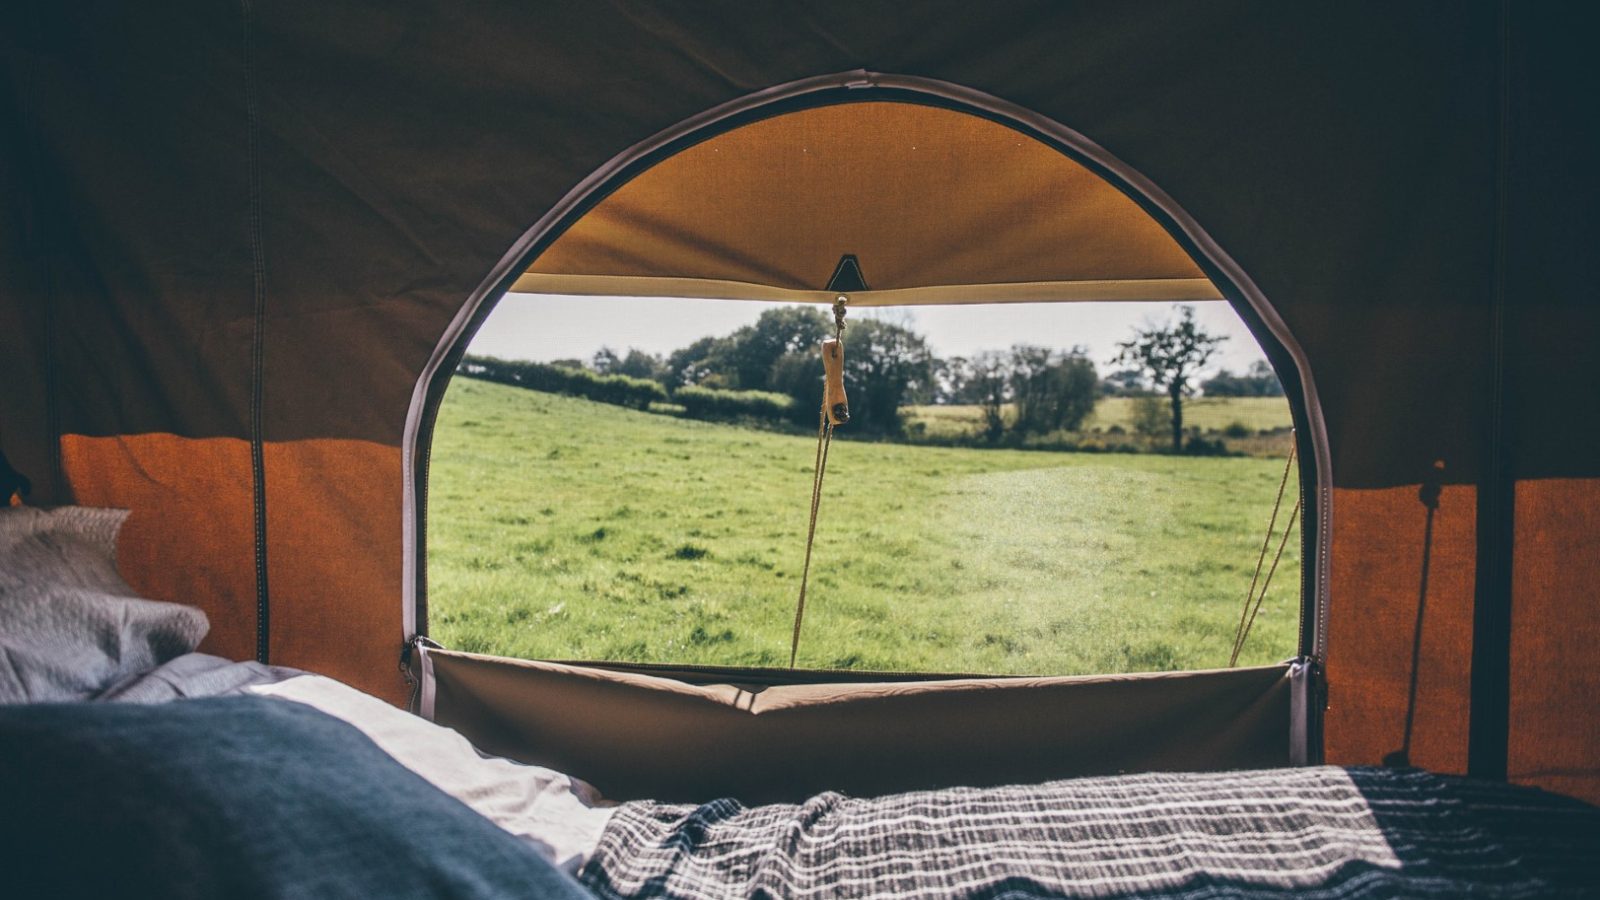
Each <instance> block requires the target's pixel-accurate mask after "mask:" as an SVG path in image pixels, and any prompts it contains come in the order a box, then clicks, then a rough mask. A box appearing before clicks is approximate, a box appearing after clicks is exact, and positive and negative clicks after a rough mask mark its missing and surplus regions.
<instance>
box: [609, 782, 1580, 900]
mask: <svg viewBox="0 0 1600 900" xmlns="http://www.w3.org/2000/svg"><path fill="white" fill-rule="evenodd" d="M1597 865H1600V810H1597V809H1595V808H1594V807H1590V806H1588V805H1586V804H1583V803H1579V802H1578V801H1575V800H1569V799H1567V798H1563V797H1558V796H1555V795H1551V794H1545V793H1543V792H1540V791H1536V790H1531V789H1525V788H1516V787H1509V786H1506V785H1500V784H1488V783H1483V782H1474V781H1469V780H1466V779H1460V778H1451V777H1445V776H1439V775H1433V774H1430V773H1427V772H1422V771H1418V770H1388V769H1340V768H1333V767H1320V768H1301V769H1278V770H1269V771H1259V772H1225V773H1202V774H1151V775H1132V776H1116V777H1103V778H1081V779H1074V780H1070V781H1057V782H1052V783H1049V784H1042V785H1028V786H1016V787H1000V788H984V789H975V788H954V789H949V790H941V791H924V792H916V793H908V794H900V795H896V796H889V797H882V798H877V799H852V798H849V797H845V796H842V795H839V794H821V795H818V796H816V797H813V798H812V799H810V800H808V801H806V802H805V803H803V804H800V805H787V804H777V805H772V806H762V807H756V808H747V807H744V806H742V805H741V804H739V803H738V802H736V801H733V800H718V801H715V802H712V803H707V804H704V805H701V806H688V805H668V804H660V803H650V802H635V803H625V804H623V805H622V806H621V807H620V808H619V809H618V810H617V812H616V815H615V816H614V817H613V819H612V820H611V823H610V824H609V825H608V826H607V828H606V830H605V833H604V834H603V836H602V838H601V841H600V846H599V848H598V850H597V851H596V852H595V854H594V856H593V857H592V858H591V860H590V861H589V863H588V864H587V865H586V866H585V867H584V869H583V870H582V872H581V874H580V878H581V880H582V881H583V882H584V883H585V884H586V885H587V886H588V887H589V888H590V889H591V890H593V891H594V892H595V893H596V894H598V895H599V896H600V897H604V898H621V897H671V898H726V897H764V898H779V897H782V898H803V897H819V898H820V897H829V898H832V897H938V898H947V897H974V898H976V897H982V898H1016V900H1021V898H1031V897H1099V898H1123V897H1182V898H1209V897H1252V898H1253V897H1289V896H1293V897H1318V898H1345V897H1450V898H1458V897H1541V898H1542V897H1586V896H1600V886H1597V881H1596V875H1595V867H1596V866H1597Z"/></svg>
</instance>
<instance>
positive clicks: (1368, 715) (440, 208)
mask: <svg viewBox="0 0 1600 900" xmlns="http://www.w3.org/2000/svg"><path fill="white" fill-rule="evenodd" d="M0 15H3V16H4V20H3V28H0V41H3V45H0V46H4V48H5V50H4V53H5V67H4V77H5V79H6V82H5V89H4V91H3V92H0V104H3V106H0V193H3V196H5V197H6V198H7V199H6V202H5V204H4V207H3V210H0V312H3V323H4V327H3V330H0V386H3V391H0V443H3V446H4V447H5V450H6V452H7V453H8V454H9V455H10V456H11V457H12V459H13V461H14V462H15V463H16V464H17V465H18V467H19V468H21V469H22V470H23V471H25V472H27V473H28V474H30V475H31V476H33V478H34V480H35V482H36V484H37V485H38V488H39V491H38V495H37V497H36V498H35V499H36V500H38V501H40V502H66V501H74V502H80V503H89V504H105V505H119V506H128V507H130V508H132V509H133V511H134V512H133V516H132V518H131V519H130V521H129V525H128V528H127V529H126V531H125V537H124V540H123V544H122V546H121V548H120V549H121V554H122V562H123V565H124V568H125V569H126V570H127V573H128V575H129V578H130V580H131V581H133V582H134V583H135V585H137V586H138V587H140V588H141V589H143V590H144V591H145V592H146V593H148V594H150V595H152V596H157V597H162V598H167V599H175V600H185V601H189V602H195V603H199V604H200V605H202V606H203V607H205V608H206V609H207V611H208V612H209V613H210V615H211V617H212V620H213V622H214V623H215V626H214V631H213V636H212V638H211V639H210V643H209V645H208V649H211V650H213V651H214V652H219V653H222V654H225V655H231V656H238V657H248V656H254V655H258V654H259V655H263V656H268V657H270V658H271V659H272V660H273V661H274V662H281V663H284V664H288V665H298V666H304V667H308V668H313V669H318V670H322V671H326V672H329V673H330V674H333V675H336V676H338V677H341V678H345V679H347V680H349V681H351V682H353V683H355V684H358V685H360V686H362V687H365V688H367V689H369V690H374V691H376V692H379V693H382V694H384V695H386V696H389V697H392V698H395V699H397V700H398V699H400V698H401V697H402V696H403V693H404V687H403V684H402V682H401V680H400V676H399V673H398V672H397V671H396V668H395V660H396V657H397V655H398V652H399V649H400V646H401V644H402V642H403V641H404V639H405V638H406V637H407V634H406V631H407V608H406V604H405V603H404V602H403V597H404V595H405V594H406V585H407V583H408V579H412V578H414V577H415V575H416V573H415V572H414V571H408V570H407V566H406V563H407V559H406V547H407V542H408V540H410V539H412V538H414V537H415V534H414V531H413V529H412V526H413V525H414V522H413V521H412V520H410V519H409V518H408V516H409V515H412V514H413V513H414V510H413V511H408V509H407V507H406V505H405V501H406V496H407V484H408V480H407V473H408V472H414V471H416V470H417V469H418V468H419V466H418V465H415V464H417V463H423V462H425V459H423V458H416V457H414V456H413V454H419V453H422V454H425V448H421V447H413V446H411V445H410V444H409V443H408V441H407V437H408V421H409V419H410V417H411V416H412V415H413V410H414V408H415V407H414V402H413V401H414V398H415V397H416V396H417V395H419V392H420V393H425V392H426V385H421V384H419V379H420V377H421V376H422V374H423V373H424V371H425V370H426V369H427V368H428V366H429V364H430V361H434V362H437V356H438V355H439V354H440V353H442V352H444V350H443V349H442V346H443V340H442V339H443V337H444V336H445V335H446V333H447V332H448V331H449V330H450V326H451V323H452V321H454V320H455V319H456V317H457V316H458V315H459V314H460V313H461V312H462V310H463V308H464V307H465V306H466V304H467V301H468V300H469V298H471V297H473V296H474V295H475V294H482V293H486V292H487V293H492V292H493V290H494V289H496V288H501V287H504V286H506V285H509V283H510V279H508V280H506V282H505V285H501V284H498V283H493V281H494V280H493V279H491V278H490V276H491V273H495V272H497V271H498V270H499V269H500V268H502V267H503V265H504V264H507V263H508V262H511V261H515V259H514V258H515V257H516V254H515V253H514V252H512V251H513V250H514V249H515V248H516V245H517V242H518V241H519V239H521V238H522V237H523V236H525V235H526V234H527V233H528V232H529V229H530V227H531V226H533V225H534V223H536V222H538V221H539V220H540V219H541V217H543V216H545V215H546V214H547V213H548V212H549V211H550V210H551V209H553V208H554V207H555V206H556V205H557V204H558V203H559V202H560V201H561V200H562V198H563V197H566V196H568V195H569V193H570V192H571V191H572V190H573V189H574V187H575V186H578V185H580V184H582V183H583V182H584V180H585V179H586V178H588V177H590V176H591V175H593V174H594V173H596V172H598V171H600V170H602V169H603V168H604V167H605V166H606V164H607V163H608V161H610V160H613V159H615V158H617V156H618V155H619V154H621V153H624V152H625V151H626V150H627V149H628V148H630V147H633V146H635V145H636V144H638V143H639V142H640V141H643V140H647V139H648V138H650V137H651V136H652V135H657V134H661V133H663V132H667V131H670V130H671V129H673V128H674V127H675V126H677V125H679V124H680V123H682V122H684V121H686V120H690V119H692V118H693V117H694V116H696V115H699V114H702V113H704V112H705V111H706V110H711V109H715V108H717V107H718V106H720V105H722V104H725V103H728V102H731V101H734V100H737V99H738V98H740V97H744V96H747V95H749V94H752V93H754V92H758V91H762V90H765V89H768V88H771V87H773V86H776V85H783V84H788V83H790V82H794V81H797V80H800V79H805V78H811V77H816V76H819V75H827V74H829V73H842V72H851V71H856V70H869V71H874V72H884V73H904V74H906V75H910V76H915V77H919V78H925V79H930V80H937V81H941V82H947V83H950V84H954V85H960V86H964V87H967V88H970V89H973V90H975V91H979V92H982V93H983V94H986V95H989V96H993V97H997V98H1002V99H1003V100H1004V101H1006V102H1007V103H1009V104H1013V105H1015V106H1016V107H1019V108H1021V109H1025V110H1029V111H1031V112H1032V113H1034V114H1036V115H1038V116H1039V117H1041V118H1042V119H1045V120H1048V121H1051V122H1056V123H1062V124H1064V125H1065V126H1068V127H1070V128H1072V129H1074V130H1076V131H1077V132H1079V133H1081V134H1083V135H1086V136H1088V137H1089V138H1091V139H1092V140H1094V141H1095V142H1097V143H1098V144H1099V145H1100V146H1102V147H1104V148H1106V149H1107V150H1108V151H1109V152H1111V153H1112V154H1114V155H1115V156H1116V158H1118V159H1119V160H1121V161H1122V162H1123V163H1125V164H1126V165H1127V167H1128V168H1129V169H1130V170H1131V171H1134V172H1137V173H1140V174H1141V175H1142V176H1143V177H1144V178H1147V179H1148V180H1149V181H1150V182H1151V183H1153V184H1155V185H1158V186H1159V187H1160V188H1161V190H1163V191H1164V192H1165V193H1166V194H1167V195H1169V196H1170V197H1171V198H1173V200H1174V201H1175V202H1176V203H1177V204H1178V205H1179V206H1180V207H1181V208H1182V209H1183V210H1184V211H1186V213H1187V214H1188V215H1189V216H1191V217H1192V218H1193V220H1194V221H1195V222H1197V223H1199V224H1200V225H1201V227H1203V228H1204V230H1205V233H1206V234H1207V235H1209V236H1210V237H1211V238H1212V239H1214V240H1215V241H1216V243H1217V244H1218V245H1219V246H1220V247H1222V248H1224V249H1225V250H1226V251H1227V254H1228V255H1229V257H1230V258H1231V259H1233V260H1234V261H1236V262H1237V263H1238V265H1239V266H1240V267H1241V269H1242V270H1243V271H1244V272H1245V273H1247V274H1248V276H1249V278H1250V279H1251V280H1252V281H1253V283H1254V284H1255V285H1256V286H1258V287H1259V289H1260V291H1261V293H1262V295H1263V296H1264V297H1265V298H1266V299H1267V300H1268V301H1269V302H1270V304H1271V309H1272V310H1274V311H1275V312H1276V314H1277V315H1279V316H1281V318H1282V320H1283V322H1284V323H1285V325H1286V326H1287V330H1288V332H1289V333H1290V334H1292V335H1293V336H1294V338H1295V339H1296V341H1297V342H1298V344H1299V346H1300V347H1301V348H1302V349H1303V350H1304V352H1305V355H1306V359H1307V362H1308V364H1309V371H1310V372H1311V374H1312V376H1313V377H1314V378H1315V382H1316V386H1317V389H1318V394H1319V399H1320V414H1321V417H1322V420H1323V421H1324V422H1325V424H1326V429H1327V447H1326V452H1325V454H1324V458H1323V460H1321V462H1323V463H1325V465H1326V467H1327V472H1328V479H1327V480H1325V482H1324V483H1321V484H1320V485H1319V487H1320V488H1321V489H1323V490H1325V491H1326V492H1327V493H1326V495H1325V497H1323V498H1321V499H1323V500H1324V501H1325V502H1322V503H1321V504H1320V505H1319V507H1318V518H1317V521H1316V522H1314V523H1313V525H1314V527H1315V528H1316V529H1318V530H1319V532H1320V533H1321V534H1322V535H1323V536H1324V537H1325V538H1326V543H1325V545H1323V546H1322V547H1321V548H1319V549H1318V552H1317V553H1316V554H1315V555H1316V558H1317V560H1318V563H1319V565H1321V566H1322V568H1321V569H1319V570H1316V572H1315V574H1316V575H1317V581H1318V582H1319V584H1318V586H1317V589H1318V590H1321V591H1322V592H1323V593H1324V594H1325V597H1326V603H1325V604H1324V605H1323V606H1322V607H1321V609H1320V610H1319V614H1321V615H1324V616H1326V628H1325V631H1326V634H1327V638H1328V642H1327V647H1326V654H1327V655H1326V676H1327V704H1328V709H1327V719H1326V749H1327V754H1328V757H1329V759H1330V760H1332V761H1337V762H1377V761H1378V760H1380V759H1381V758H1383V757H1384V756H1385V755H1388V754H1390V753H1392V752H1393V751H1395V750H1397V749H1399V748H1401V747H1402V746H1406V747H1408V749H1409V759H1410V760H1411V761H1412V762H1414V763H1417V764H1421V765H1427V766H1431V767H1435V768H1441V769H1446V770H1461V769H1464V768H1467V767H1469V765H1470V766H1471V767H1472V768H1474V769H1475V770H1477V771H1480V772H1484V773H1488V774H1493V773H1494V772H1495V771H1497V770H1499V769H1501V768H1504V769H1508V770H1509V772H1510V774H1511V776H1512V777H1514V778H1516V779H1518V780H1523V781H1532V782H1535V783H1540V784H1544V785H1547V786H1551V787H1555V788H1558V789H1561V790H1566V791H1569V792H1573V793H1577V794H1580V795H1585V796H1588V797H1590V798H1594V797H1597V796H1600V770H1597V768H1596V760H1597V759H1600V710H1597V709H1596V708H1595V702H1594V699H1593V698H1594V697H1596V696H1600V674H1596V672H1597V667H1596V666H1595V665H1594V664H1593V663H1594V653H1595V651H1594V650H1593V647H1594V646H1595V637H1596V630H1597V626H1596V625H1595V621H1596V616H1595V613H1596V607H1597V606H1600V599H1597V597H1596V592H1595V591H1594V589H1593V585H1594V584H1595V583H1596V582H1597V580H1600V578H1597V576H1600V529H1597V527H1596V526H1597V525H1600V522H1597V521H1596V520H1597V518H1600V502H1597V501H1600V487H1597V485H1600V481H1597V480H1596V479H1597V477H1600V427H1597V424H1596V422H1595V421H1594V417H1593V416H1592V415H1591V414H1589V413H1588V411H1589V410H1592V408H1593V397H1594V396H1595V390H1596V388H1597V387H1600V376H1597V374H1596V371H1595V367H1594V366H1593V365H1592V363H1591V362H1590V359H1591V358H1592V353H1593V351H1592V349H1591V348H1592V347H1593V346H1594V342H1595V339H1596V338H1597V337H1600V304H1597V303H1596V302H1595V300H1594V297H1593V288H1592V285H1593V284H1594V283H1595V278H1594V274H1595V273H1594V272H1593V268H1594V266H1595V263H1594V262H1593V255H1592V253H1591V252H1590V250H1591V247H1592V245H1593V243H1594V239H1595V237H1596V234H1597V231H1600V228H1597V223H1596V221H1595V216H1596V212H1595V210H1596V208H1597V205H1596V203H1595V200H1596V199H1600V198H1597V197H1596V190H1595V184H1594V178H1595V176H1594V173H1593V168H1592V165H1591V164H1590V160H1592V159H1593V158H1594V157H1595V151H1596V150H1597V149H1600V139H1597V129H1596V127H1595V125H1596V123H1595V121H1594V117H1595V112H1594V110H1593V104H1592V102H1591V101H1590V98H1591V97H1592V94H1593V88H1594V87H1595V85H1594V82H1595V78H1594V75H1593V73H1592V71H1591V70H1590V67H1588V66H1587V65H1586V64H1585V62H1584V60H1585V55H1584V54H1585V50H1586V48H1585V47H1583V46H1582V40H1581V34H1582V29H1580V28H1576V27H1573V23H1571V22H1566V21H1561V20H1560V19H1559V17H1556V16H1554V15H1547V14H1545V13H1543V12H1542V11H1537V10H1530V9H1528V8H1525V7H1514V6H1512V5H1510V4H1505V5H1503V6H1496V5H1492V4H1469V5H1465V6H1459V7H1451V8H1449V9H1432V8H1422V7H1407V8H1400V9H1393V8H1389V7H1387V6H1384V7H1379V6H1373V7H1369V8H1353V7H1350V6H1343V7H1338V8H1328V9H1321V8H1316V9H1313V8H1306V7H1301V6H1290V5H1283V4H1264V3H1244V2H1233V3H1217V4H1205V5H1203V6H1194V5H1188V4H1176V3H1137V4H1074V5H1065V4H1056V3H1001V4H982V5H972V4H939V5H937V6H936V7H924V8H920V9H919V10H918V11H917V12H916V13H915V14H911V13H909V12H907V11H905V10H904V9H903V8H902V7H901V6H900V5H897V4H860V3H848V4H847V3H838V4H833V3H821V4H814V5H808V6H805V7H798V8H780V9H768V8H753V7H747V6H743V5H734V4H729V5H707V6H701V7H695V8H692V9H689V10H673V11H667V10H665V9H663V8H660V7H658V6H655V5H653V4H640V5H637V6H630V5H626V4H624V5H621V6H615V7H614V6H605V7H601V6H597V5H593V4H573V5H527V4H512V3H490V2H484V3H475V4H470V5H465V6H463V5H460V4H448V3H427V2H418V3H413V4H405V5H402V6H400V7H395V6H393V5H391V4H361V3H354V2H332V3H323V4H316V5H313V6H309V7H303V8H297V9H294V10H288V9H284V8H279V7H267V8H263V7H258V6H254V5H250V4H242V5H240V6H238V7H231V6H221V5H212V4H200V3H187V2H185V3H174V4H160V5H157V6H155V7H150V6H148V5H135V4H105V5H96V6H90V7H80V6H67V5H57V4H45V3H34V4H15V5H12V6H10V7H8V8H7V10H6V11H5V12H4V13H3V14H0ZM515 275H516V273H511V276H510V278H511V279H514V277H515ZM869 277H870V273H869ZM446 349H447V348H446ZM410 429H411V431H410V432H409V433H416V432H417V431H418V429H417V427H416V423H415V422H411V423H410ZM417 562H420V560H418V561H417Z"/></svg>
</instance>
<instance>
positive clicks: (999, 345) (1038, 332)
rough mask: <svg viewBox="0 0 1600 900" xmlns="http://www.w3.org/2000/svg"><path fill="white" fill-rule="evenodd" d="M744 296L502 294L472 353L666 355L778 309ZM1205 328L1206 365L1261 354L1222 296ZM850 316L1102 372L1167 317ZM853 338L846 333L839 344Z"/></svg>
mask: <svg viewBox="0 0 1600 900" xmlns="http://www.w3.org/2000/svg"><path fill="white" fill-rule="evenodd" d="M780 305H782V304H777V303H764V302H757V301H751V300H667V299H638V298H632V297H567V296H555V295H535V294H507V295H506V296H505V299H503V300H501V301H500V305H499V306H497V307H495V310H494V312H493V313H491V314H490V316H489V319H488V321H486V322H484V324H483V328H482V329H481V330H479V332H478V334H477V335H476V336H475V337H474V338H473V340H472V346H471V352H472V353H474V354H479V355H483V356H498V357H501V358H502V359H531V360H538V361H549V360H552V359H572V358H576V359H588V358H589V357H591V356H593V355H594V353H595V351H597V350H599V349H600V348H601V347H602V346H606V347H611V348H612V349H614V350H617V351H618V352H625V351H626V350H627V349H628V348H629V347H638V348H639V349H641V350H644V351H646V352H649V353H656V354H663V355H664V354H667V353H670V352H672V351H673V350H676V349H678V348H679V347H683V346H685V345H687V344H690V343H692V342H694V341H695V340H697V339H699V338H702V337H705V336H706V335H724V334H728V333H729V332H731V331H733V330H734V329H736V328H738V327H739V326H741V325H748V324H750V323H752V322H754V321H755V320H756V317H757V316H759V315H761V312H762V310H765V309H770V308H772V307H774V306H780ZM1192 305H1193V306H1194V307H1195V318H1196V319H1197V320H1198V321H1199V322H1200V324H1201V325H1202V326H1203V327H1205V329H1206V330H1208V331H1210V332H1212V333H1215V334H1225V335H1228V337H1229V340H1228V341H1227V342H1226V343H1224V344H1223V345H1222V347H1221V348H1220V350H1219V352H1218V354H1217V358H1216V360H1215V361H1214V363H1213V365H1212V367H1211V370H1215V369H1221V368H1227V369H1232V370H1233V371H1235V372H1242V371H1243V370H1245V369H1248V368H1249V367H1250V364H1251V363H1252V362H1254V361H1256V360H1259V359H1264V358H1265V357H1264V356H1263V355H1262V353H1261V348H1260V347H1258V346H1257V345H1256V341H1255V338H1254V337H1253V336H1251V334H1250V332H1249V331H1248V330H1247V329H1246V328H1245V327H1244V323H1243V322H1241V321H1239V316H1238V315H1237V314H1236V313H1234V311H1233V308H1232V307H1230V306H1229V305H1228V304H1227V303H1225V302H1223V301H1220V300H1218V301H1212V302H1205V303H1194V304H1192ZM850 315H851V317H853V318H854V317H874V316H879V317H885V318H889V319H891V320H892V321H896V322H899V323H901V324H906V325H909V326H910V327H911V328H912V329H913V330H915V331H917V332H918V333H920V334H922V335H923V336H924V337H926V338H927V340H928V344H929V346H930V347H932V349H933V351H934V352H935V353H936V354H938V355H939V356H970V355H972V354H973V353H976V352H978V351H980V350H1003V349H1005V348H1007V347H1010V346H1011V345H1012V344H1019V343H1029V344H1046V345H1049V346H1052V347H1059V348H1068V347H1072V346H1074V345H1078V344H1082V345H1084V346H1086V347H1088V348H1089V355H1090V358H1091V359H1093V360H1094V362H1095V365H1096V366H1098V367H1099V368H1100V371H1101V372H1102V374H1104V373H1106V372H1109V371H1111V366H1110V365H1109V361H1110V359H1111V357H1112V356H1113V355H1115V354H1116V349H1117V348H1116V342H1117V341H1120V340H1126V339H1127V338H1128V337H1130V336H1131V335H1132V332H1133V329H1134V327H1135V326H1139V325H1144V324H1146V323H1147V322H1151V321H1160V320H1162V319H1165V318H1168V317H1171V316H1172V315H1173V310H1172V307H1171V306H1170V305H1168V304H1162V303H997V304H987V305H982V306H902V307H894V308H879V309H858V310H852V311H851V313H850ZM849 340H850V335H849V332H848V331H847V332H846V333H845V341H846V343H847V344H848V342H849Z"/></svg>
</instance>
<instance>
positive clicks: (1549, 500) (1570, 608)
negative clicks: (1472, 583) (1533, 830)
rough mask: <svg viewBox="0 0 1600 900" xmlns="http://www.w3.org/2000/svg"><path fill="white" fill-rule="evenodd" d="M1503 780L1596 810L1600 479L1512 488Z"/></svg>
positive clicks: (1599, 772)
mask: <svg viewBox="0 0 1600 900" xmlns="http://www.w3.org/2000/svg"><path fill="white" fill-rule="evenodd" d="M1512 579H1513V580H1512V600H1511V617H1512V630H1511V727H1510V732H1511V734H1510V747H1509V748H1508V751H1509V752H1508V754H1507V755H1508V759H1507V770H1508V774H1509V775H1510V777H1511V779H1512V780H1514V781H1519V782H1522V783H1525V784H1535V785H1538V786H1540V787H1543V788H1547V789H1549V790H1553V791H1560V792H1561V793H1563V794H1570V795H1572V796H1574V797H1581V798H1583V799H1585V800H1588V801H1589V802H1590V803H1600V668H1597V667H1596V666H1595V664H1594V654H1595V648H1596V647H1600V588H1597V585H1600V479H1595V478H1552V479H1545V480H1536V481H1535V480H1529V481H1519V482H1517V486H1516V549H1515V555H1514V557H1513V560H1512Z"/></svg>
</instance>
